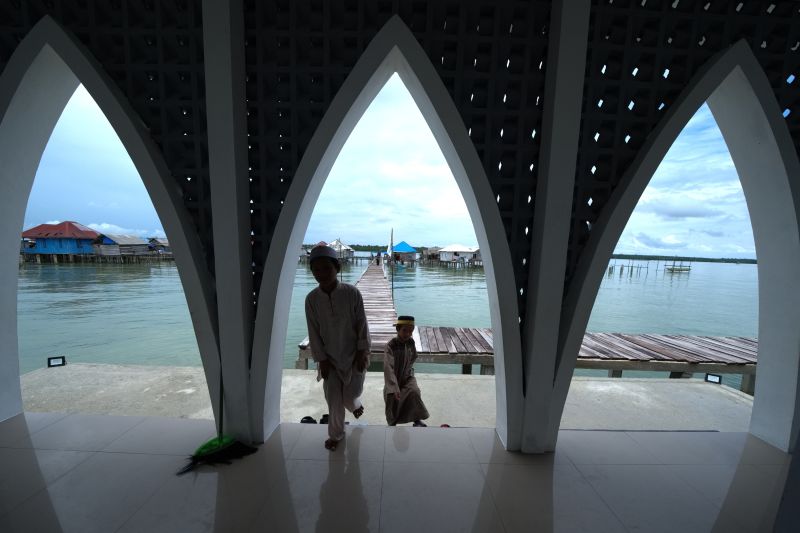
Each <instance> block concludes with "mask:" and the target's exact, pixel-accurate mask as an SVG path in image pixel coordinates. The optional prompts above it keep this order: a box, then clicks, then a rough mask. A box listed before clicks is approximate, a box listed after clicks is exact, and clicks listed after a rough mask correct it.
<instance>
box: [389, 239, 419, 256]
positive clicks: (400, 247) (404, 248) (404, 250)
mask: <svg viewBox="0 0 800 533" xmlns="http://www.w3.org/2000/svg"><path fill="white" fill-rule="evenodd" d="M392 251H393V252H396V253H398V254H415V253H417V251H416V250H415V249H414V248H412V247H411V246H410V245H409V244H408V243H407V242H406V241H400V242H398V243H397V244H395V245H394V248H393V249H392Z"/></svg>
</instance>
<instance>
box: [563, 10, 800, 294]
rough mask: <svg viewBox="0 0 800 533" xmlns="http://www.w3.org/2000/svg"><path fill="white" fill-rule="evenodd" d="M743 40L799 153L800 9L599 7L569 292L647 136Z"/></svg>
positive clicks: (580, 160)
mask: <svg viewBox="0 0 800 533" xmlns="http://www.w3.org/2000/svg"><path fill="white" fill-rule="evenodd" d="M740 39H745V40H746V41H747V42H748V43H749V45H750V47H751V48H752V50H753V52H754V53H755V55H756V57H757V58H758V61H759V63H760V64H761V66H762V67H763V68H764V70H765V72H766V73H767V77H768V79H769V81H770V84H771V85H772V87H773V89H774V90H775V95H776V97H777V100H778V102H779V103H780V105H781V109H782V110H784V115H786V120H787V123H788V125H789V130H790V131H791V134H792V137H793V138H794V142H795V145H796V146H797V145H798V144H799V143H800V108H799V107H798V103H800V102H799V99H800V98H799V97H800V91H798V85H800V80H796V79H795V76H800V4H798V3H797V2H792V1H783V2H778V1H753V0H750V1H743V0H723V1H720V0H715V1H708V0H702V1H700V0H698V1H689V0H678V1H675V0H645V1H642V0H635V1H631V0H594V2H593V5H592V12H591V23H590V29H589V50H588V58H587V65H586V81H585V84H584V99H583V121H582V127H581V134H580V147H579V152H578V164H577V176H576V186H575V197H574V203H573V217H572V227H571V233H570V244H569V256H568V264H567V283H569V280H570V278H571V276H572V274H573V273H574V270H575V266H576V263H577V262H578V259H579V256H580V254H581V252H582V250H583V248H584V246H585V244H586V241H587V240H588V238H589V234H590V231H591V226H592V224H594V222H595V221H596V220H597V218H598V216H599V214H600V213H601V211H602V210H603V208H604V207H605V206H606V203H607V201H608V197H609V195H610V194H611V191H613V190H614V188H615V187H616V186H617V184H618V183H619V180H620V178H621V177H622V176H623V174H624V173H625V171H626V170H627V169H628V167H629V166H630V164H631V162H632V161H633V159H634V157H636V155H637V153H638V151H639V149H640V147H641V146H642V144H643V143H644V140H645V138H646V137H647V135H648V134H650V132H652V131H653V129H654V128H655V127H656V125H657V124H658V122H659V120H661V118H662V117H663V116H664V114H665V113H666V111H667V110H668V109H669V107H670V105H672V103H673V102H674V101H675V99H676V98H677V97H678V95H679V94H680V93H681V91H682V90H683V89H684V87H685V86H686V85H687V83H688V82H689V80H690V79H691V77H692V76H693V75H694V74H695V73H696V72H697V71H698V69H699V68H700V67H701V66H702V65H703V64H704V63H705V62H706V61H707V60H708V59H709V58H710V57H711V56H712V55H714V54H716V53H717V52H720V51H721V50H724V49H726V48H728V47H730V46H731V45H732V44H734V43H735V42H737V41H739V40H740ZM731 112H736V111H735V110H731Z"/></svg>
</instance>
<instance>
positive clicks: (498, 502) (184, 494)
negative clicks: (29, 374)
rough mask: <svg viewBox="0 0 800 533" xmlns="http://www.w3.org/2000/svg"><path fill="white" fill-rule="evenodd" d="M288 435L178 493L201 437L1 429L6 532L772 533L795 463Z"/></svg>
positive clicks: (703, 444)
mask: <svg viewBox="0 0 800 533" xmlns="http://www.w3.org/2000/svg"><path fill="white" fill-rule="evenodd" d="M325 429H326V428H325V426H319V425H300V424H284V425H281V426H280V428H279V429H278V430H277V431H276V432H275V433H274V434H273V435H272V437H271V438H270V439H269V440H268V441H267V442H266V443H265V444H263V445H262V446H261V447H260V449H259V451H258V453H256V454H254V455H252V456H249V457H247V458H244V459H241V460H237V461H236V462H234V463H233V464H231V465H228V466H220V467H218V468H210V467H202V468H201V469H199V470H197V471H195V472H193V473H190V474H187V475H184V476H181V477H177V476H175V475H174V472H175V471H176V470H178V468H180V467H181V466H182V465H183V464H185V457H186V455H187V454H189V453H191V452H192V451H193V449H194V448H195V447H196V446H197V445H199V444H200V443H202V442H204V441H205V440H206V439H207V438H209V437H210V436H211V435H212V434H213V426H212V423H211V422H209V421H201V420H185V419H166V418H150V417H113V416H100V415H68V416H65V415H60V414H36V413H28V414H25V415H19V416H17V417H14V418H12V419H10V420H7V421H5V422H2V423H0V531H3V532H12V531H23V532H36V533H39V532H45V533H46V532H51V531H55V532H58V531H76V532H81V533H88V532H94V531H97V532H104V533H105V532H115V531H121V532H132V531H142V532H156V531H164V532H193V531H226V532H227V531H231V532H240V531H270V532H279V533H284V532H286V533H292V532H298V531H316V532H323V531H325V532H327V531H331V532H347V533H352V532H366V531H385V532H392V531H398V532H399V531H402V532H412V533H422V532H428V531H432V532H437V533H438V532H449V531H452V532H459V533H460V532H473V533H477V532H484V531H486V532H503V531H505V532H517V531H520V532H551V531H552V532H562V531H570V532H571V531H590V532H606V531H608V532H612V531H619V532H625V531H646V532H650V531H655V532H660V531H663V532H694V531H719V532H726V533H727V532H750V531H770V530H771V524H772V521H773V520H774V516H775V512H776V510H777V506H778V501H779V498H780V494H781V492H782V489H783V484H784V481H785V477H786V471H787V468H788V459H789V456H788V455H786V454H783V453H781V452H779V451H778V450H776V449H775V448H772V447H771V446H769V445H767V444H765V443H764V442H762V441H760V440H759V439H757V438H755V437H752V436H750V435H747V434H745V433H713V432H685V433H682V432H617V431H562V432H561V434H560V437H559V443H558V448H557V450H556V452H555V453H554V454H549V455H545V456H531V455H528V456H526V455H521V454H516V453H508V452H505V451H504V450H503V449H502V446H501V445H500V443H499V441H498V440H497V438H496V437H495V434H494V431H493V430H489V429H463V428H450V429H441V428H411V427H399V428H387V427H381V426H349V427H348V429H347V438H346V441H345V443H344V444H343V445H340V447H339V449H338V450H337V451H336V452H334V453H331V452H328V451H326V450H325V449H324V448H323V446H322V442H323V440H324V436H325Z"/></svg>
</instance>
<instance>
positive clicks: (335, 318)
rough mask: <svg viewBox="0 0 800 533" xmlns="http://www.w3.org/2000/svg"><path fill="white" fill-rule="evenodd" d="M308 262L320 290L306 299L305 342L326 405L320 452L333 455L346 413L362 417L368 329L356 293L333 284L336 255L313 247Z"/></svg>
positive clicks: (337, 262) (338, 266)
mask: <svg viewBox="0 0 800 533" xmlns="http://www.w3.org/2000/svg"><path fill="white" fill-rule="evenodd" d="M309 262H310V264H311V273H312V274H313V275H314V279H316V280H317V283H319V286H318V287H317V288H315V289H314V290H312V291H311V292H309V293H308V295H307V296H306V322H307V324H308V340H309V344H310V347H311V355H312V357H313V358H314V361H316V362H317V368H318V375H317V380H319V379H322V380H324V381H323V386H322V388H323V390H324V391H325V401H326V402H327V404H328V439H327V440H326V441H325V448H327V449H329V450H335V449H336V446H337V445H338V444H339V441H341V440H342V439H343V438H344V415H345V409H347V410H348V411H350V412H352V413H353V416H355V417H356V418H359V417H360V416H361V415H362V414H364V406H363V405H362V404H361V399H360V396H361V393H362V391H363V390H364V376H365V374H366V369H367V366H369V328H368V326H367V315H366V313H365V312H364V302H363V300H362V298H361V293H360V292H359V290H358V289H357V288H355V287H354V286H352V285H349V284H347V283H340V282H339V280H337V279H336V274H338V272H339V270H340V268H341V267H340V265H339V260H338V258H337V256H336V251H335V250H334V249H333V248H331V247H330V246H317V247H315V248H314V249H312V250H311V257H310V258H309Z"/></svg>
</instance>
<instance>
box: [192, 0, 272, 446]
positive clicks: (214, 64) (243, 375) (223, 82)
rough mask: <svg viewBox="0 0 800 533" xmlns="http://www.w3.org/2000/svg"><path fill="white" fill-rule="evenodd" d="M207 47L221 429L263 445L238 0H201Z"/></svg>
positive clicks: (214, 399)
mask: <svg viewBox="0 0 800 533" xmlns="http://www.w3.org/2000/svg"><path fill="white" fill-rule="evenodd" d="M203 42H204V54H205V74H206V112H207V122H208V157H209V174H210V184H211V211H212V223H213V228H214V268H215V278H216V293H217V317H218V321H219V349H220V354H221V358H222V375H223V384H224V390H225V399H224V400H225V411H224V416H225V424H224V426H225V432H226V433H230V434H232V435H234V436H236V437H237V438H239V439H242V440H245V441H252V440H260V439H259V438H256V439H254V438H253V435H252V429H251V427H250V405H249V367H250V353H251V348H252V338H253V315H254V310H253V300H254V297H253V288H252V273H251V268H250V263H251V251H250V242H249V239H250V237H249V235H250V220H249V196H250V195H249V180H248V171H247V166H248V164H247V109H246V102H245V69H244V53H245V51H244V14H243V11H242V2H241V0H224V1H223V0H204V1H203ZM212 401H213V402H217V401H218V399H217V398H212Z"/></svg>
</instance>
